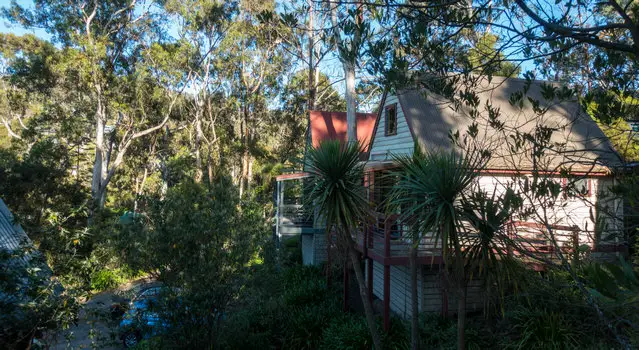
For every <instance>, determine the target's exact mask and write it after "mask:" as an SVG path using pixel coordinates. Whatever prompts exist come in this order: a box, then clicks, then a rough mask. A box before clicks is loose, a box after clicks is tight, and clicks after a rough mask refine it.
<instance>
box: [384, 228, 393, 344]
mask: <svg viewBox="0 0 639 350" xmlns="http://www.w3.org/2000/svg"><path fill="white" fill-rule="evenodd" d="M391 226H392V224H391V222H390V220H386V222H385V223H384V255H385V257H386V258H390V236H391V232H390V229H391ZM385 260H387V259H385ZM390 293H391V292H390V265H389V264H388V262H384V331H386V332H388V331H389V330H390Z"/></svg>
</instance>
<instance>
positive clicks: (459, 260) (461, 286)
mask: <svg viewBox="0 0 639 350" xmlns="http://www.w3.org/2000/svg"><path fill="white" fill-rule="evenodd" d="M454 244H455V264H456V268H455V269H456V271H455V275H456V276H455V277H456V279H457V294H458V297H459V299H458V300H457V349H458V350H464V349H466V337H465V334H466V294H467V290H466V271H465V269H464V257H463V255H462V250H461V245H460V243H459V241H458V240H455V242H454Z"/></svg>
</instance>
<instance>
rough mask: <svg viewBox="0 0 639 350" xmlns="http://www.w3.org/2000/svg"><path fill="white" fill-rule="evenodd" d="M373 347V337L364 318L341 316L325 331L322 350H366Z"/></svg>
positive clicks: (321, 345)
mask: <svg viewBox="0 0 639 350" xmlns="http://www.w3.org/2000/svg"><path fill="white" fill-rule="evenodd" d="M372 346H373V342H372V340H371V335H370V332H369V331H368V326H367V325H366V320H365V319H364V318H363V317H358V316H354V315H340V316H339V317H336V318H334V319H333V320H332V321H331V322H330V324H329V325H328V327H327V328H326V329H325V330H324V333H323V337H322V342H321V344H320V349H340V350H359V349H361V350H365V349H370V348H371V347H372Z"/></svg>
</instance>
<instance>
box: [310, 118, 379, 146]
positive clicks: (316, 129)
mask: <svg viewBox="0 0 639 350" xmlns="http://www.w3.org/2000/svg"><path fill="white" fill-rule="evenodd" d="M356 116H357V139H358V140H359V141H360V142H362V144H363V145H364V147H365V148H364V151H368V147H369V142H370V140H371V136H372V134H373V129H374V127H375V119H376V118H377V114H376V113H357V114H356ZM310 122H311V125H310V128H311V129H310V130H311V142H312V145H313V147H317V146H319V144H320V142H322V141H324V140H340V141H346V134H347V132H346V112H322V111H311V112H310Z"/></svg>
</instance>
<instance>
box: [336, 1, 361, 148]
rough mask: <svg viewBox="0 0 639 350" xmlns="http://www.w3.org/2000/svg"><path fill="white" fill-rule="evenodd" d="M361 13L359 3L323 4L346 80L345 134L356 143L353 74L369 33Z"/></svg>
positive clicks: (355, 98) (355, 96)
mask: <svg viewBox="0 0 639 350" xmlns="http://www.w3.org/2000/svg"><path fill="white" fill-rule="evenodd" d="M364 10H365V8H364V7H363V6H362V5H361V3H357V4H355V5H350V4H342V3H341V2H332V1H326V11H328V12H329V13H330V23H331V28H332V31H333V35H332V38H331V39H330V40H331V41H332V42H334V43H335V47H336V49H337V54H338V55H337V56H338V57H339V59H340V62H341V63H342V66H343V68H344V79H345V80H346V89H345V95H346V124H347V126H346V131H347V132H346V134H347V138H348V141H349V142H355V141H357V121H356V113H357V94H356V91H355V78H356V77H355V72H356V69H357V68H358V66H359V64H360V63H359V61H360V59H361V57H362V49H363V47H364V42H365V40H366V37H367V36H368V35H369V33H370V23H369V22H366V21H364Z"/></svg>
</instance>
